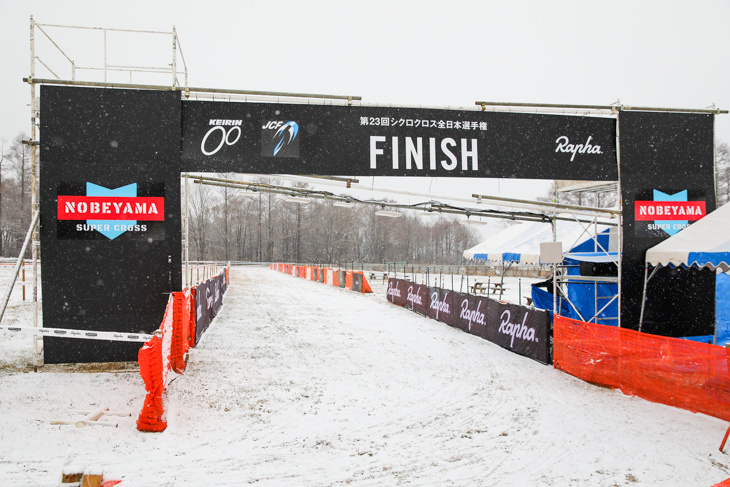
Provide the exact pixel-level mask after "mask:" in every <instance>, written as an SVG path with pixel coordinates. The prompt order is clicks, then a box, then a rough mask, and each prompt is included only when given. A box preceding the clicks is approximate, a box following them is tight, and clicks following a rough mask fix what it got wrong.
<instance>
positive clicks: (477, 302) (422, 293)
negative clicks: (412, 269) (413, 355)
mask: <svg viewBox="0 0 730 487" xmlns="http://www.w3.org/2000/svg"><path fill="white" fill-rule="evenodd" d="M387 298H388V301H390V302H391V303H393V304H397V305H399V306H403V307H406V308H409V309H411V310H412V311H415V312H416V313H419V314H422V315H424V316H428V317H429V318H432V319H435V320H437V321H440V322H442V323H446V324H447V325H449V326H453V327H454V328H459V329H460V330H463V331H465V332H467V333H470V334H472V335H476V336H478V337H481V338H484V339H485V340H488V341H490V342H492V343H495V344H497V345H499V346H500V347H502V348H506V349H507V350H510V351H512V352H515V353H517V354H519V355H523V356H525V357H529V358H531V359H533V360H536V361H538V362H541V363H544V364H550V363H551V362H552V361H551V357H550V314H549V313H548V312H547V311H544V310H536V309H534V308H528V307H526V306H520V305H516V304H507V303H502V302H500V301H495V300H493V299H490V298H487V297H479V296H473V295H470V294H464V293H459V292H455V291H450V290H447V289H441V288H437V287H427V286H423V285H419V284H416V283H414V282H411V281H405V280H403V279H395V278H391V279H389V280H388V291H387Z"/></svg>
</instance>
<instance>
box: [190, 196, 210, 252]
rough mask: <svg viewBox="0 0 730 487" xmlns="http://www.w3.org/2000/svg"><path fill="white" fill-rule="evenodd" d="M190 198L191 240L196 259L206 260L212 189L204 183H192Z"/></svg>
mask: <svg viewBox="0 0 730 487" xmlns="http://www.w3.org/2000/svg"><path fill="white" fill-rule="evenodd" d="M191 193H192V195H191V196H192V197H191V198H190V221H191V223H192V225H191V226H190V230H191V233H192V241H193V244H194V245H195V250H196V256H197V258H198V260H207V259H208V258H209V255H208V233H209V231H210V228H209V224H210V223H211V216H212V214H213V202H214V198H213V191H211V189H210V187H209V186H206V185H204V184H193V187H192V191H191Z"/></svg>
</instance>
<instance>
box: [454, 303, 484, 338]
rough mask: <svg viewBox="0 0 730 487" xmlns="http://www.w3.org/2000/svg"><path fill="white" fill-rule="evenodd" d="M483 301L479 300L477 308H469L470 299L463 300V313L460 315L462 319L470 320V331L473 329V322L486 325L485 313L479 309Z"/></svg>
mask: <svg viewBox="0 0 730 487" xmlns="http://www.w3.org/2000/svg"><path fill="white" fill-rule="evenodd" d="M481 306H482V302H481V301H479V302H478V303H477V309H469V300H468V299H465V300H463V301H462V302H461V313H460V314H459V317H460V318H461V319H462V320H468V321H469V331H471V324H472V322H474V323H476V324H478V325H482V326H486V324H487V323H486V321H485V320H484V313H481V312H480V311H479V308H481Z"/></svg>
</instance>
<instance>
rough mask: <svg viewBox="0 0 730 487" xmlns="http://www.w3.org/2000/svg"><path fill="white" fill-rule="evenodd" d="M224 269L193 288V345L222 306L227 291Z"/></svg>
mask: <svg viewBox="0 0 730 487" xmlns="http://www.w3.org/2000/svg"><path fill="white" fill-rule="evenodd" d="M226 275H227V273H226V271H225V269H224V270H223V271H221V273H220V274H218V275H217V276H215V277H212V278H210V279H208V280H207V281H205V282H203V283H201V284H200V285H199V286H198V287H196V288H195V343H196V344H197V343H198V342H199V341H200V338H201V337H202V336H203V333H205V330H207V329H208V326H210V323H211V322H212V321H213V318H215V317H216V315H217V314H218V311H219V310H220V308H221V306H222V305H223V295H224V294H225V292H226V289H227V284H228V283H227V280H226Z"/></svg>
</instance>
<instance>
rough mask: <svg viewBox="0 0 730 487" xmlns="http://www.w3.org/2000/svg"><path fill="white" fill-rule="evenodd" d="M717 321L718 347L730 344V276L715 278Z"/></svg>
mask: <svg viewBox="0 0 730 487" xmlns="http://www.w3.org/2000/svg"><path fill="white" fill-rule="evenodd" d="M715 299H716V300H717V302H716V304H715V310H716V312H715V320H716V322H717V345H725V344H727V343H730V275H728V274H717V276H716V277H715Z"/></svg>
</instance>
